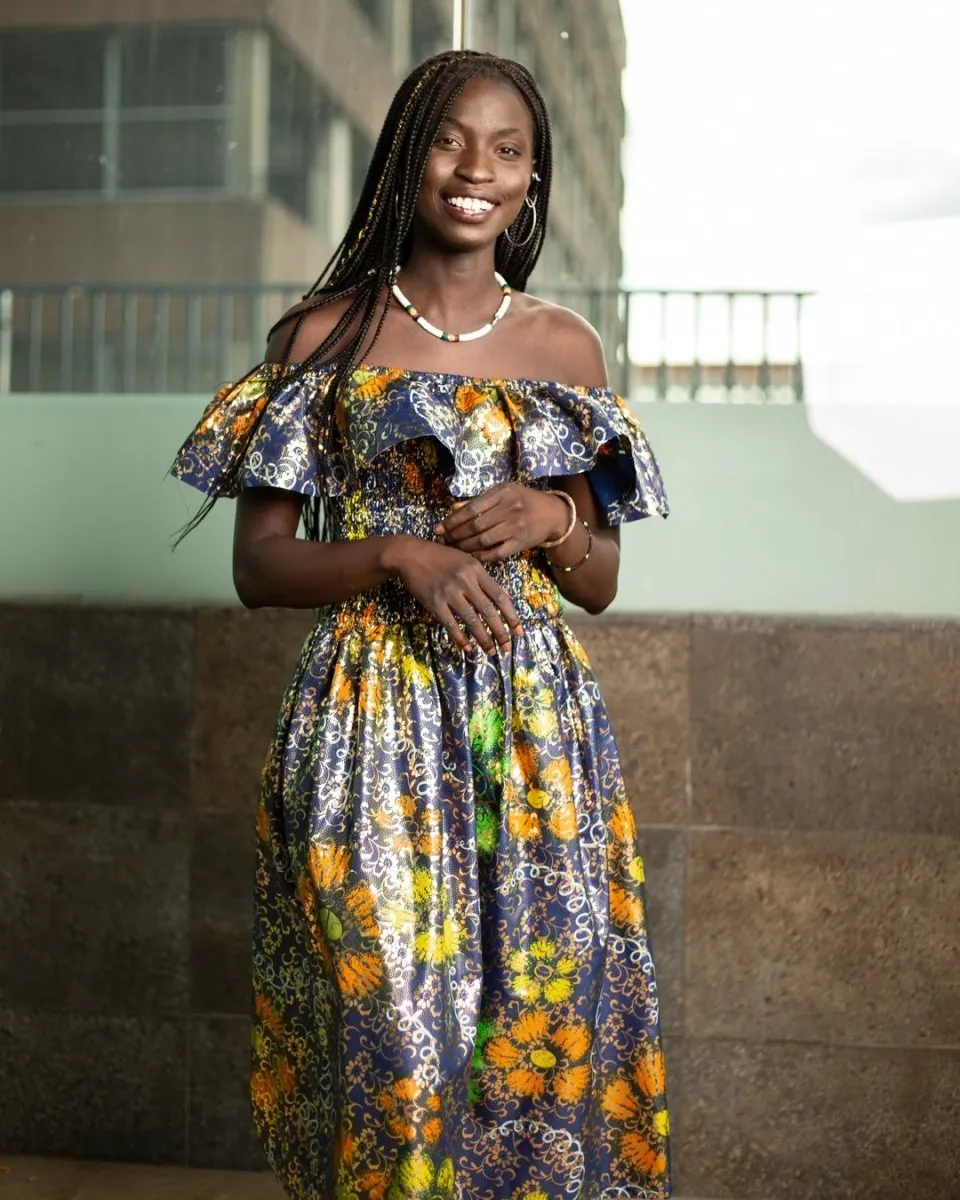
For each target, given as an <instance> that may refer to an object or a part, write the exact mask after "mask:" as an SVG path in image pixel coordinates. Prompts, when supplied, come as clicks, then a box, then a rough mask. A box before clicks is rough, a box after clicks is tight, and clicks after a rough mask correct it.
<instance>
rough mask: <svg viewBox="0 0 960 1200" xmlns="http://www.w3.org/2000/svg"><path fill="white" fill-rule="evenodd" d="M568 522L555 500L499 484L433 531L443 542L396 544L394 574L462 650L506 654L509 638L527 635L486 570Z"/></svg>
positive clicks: (417, 540) (456, 508)
mask: <svg viewBox="0 0 960 1200" xmlns="http://www.w3.org/2000/svg"><path fill="white" fill-rule="evenodd" d="M568 520H569V508H568V505H566V504H565V503H564V502H563V501H562V500H561V499H559V498H558V497H557V496H551V495H550V494H549V493H546V492H541V491H538V490H537V489H536V488H528V487H524V486H523V485H522V484H519V483H503V484H498V485H497V486H496V487H492V488H490V490H489V491H487V492H484V493H483V494H482V495H480V496H474V497H473V498H472V499H471V500H464V501H456V502H455V503H454V505H453V507H452V511H451V512H450V515H449V516H447V517H445V518H444V520H442V521H441V522H440V523H439V524H438V525H437V526H436V527H435V530H434V532H435V533H436V534H437V535H438V538H439V540H438V541H436V542H431V541H428V540H426V539H423V538H400V539H398V542H399V557H398V558H397V559H396V560H395V561H396V572H397V574H398V575H399V577H400V579H401V580H402V582H403V584H404V585H405V587H406V588H407V590H408V591H409V592H410V594H411V595H412V596H414V598H415V599H417V600H419V601H420V603H421V604H422V605H423V606H424V608H426V609H427V610H428V611H429V612H431V613H433V614H434V616H435V617H436V618H437V620H438V621H439V622H440V624H441V625H443V626H444V628H445V629H446V630H447V632H448V633H449V635H450V637H451V638H452V639H453V640H454V642H456V644H457V645H458V646H460V647H461V648H462V649H463V650H468V651H469V650H473V649H474V648H476V647H479V649H481V650H482V651H484V652H485V653H486V654H493V653H495V652H496V650H497V648H498V647H499V649H500V650H504V651H505V650H508V649H509V647H510V637H511V633H512V634H513V635H514V636H519V635H520V634H522V632H523V629H522V626H521V624H520V617H519V615H518V613H517V610H516V608H515V607H514V604H513V601H512V600H511V598H510V595H509V594H508V593H507V591H506V589H505V588H503V587H502V586H501V585H500V584H499V583H497V582H496V580H495V579H493V577H492V576H491V575H490V574H489V572H488V571H487V569H486V564H489V563H494V562H499V561H502V560H503V559H505V558H509V557H510V556H511V555H513V554H519V553H521V552H522V551H524V550H529V549H532V548H533V547H535V546H540V545H542V544H543V543H544V542H547V541H551V540H552V539H554V538H556V537H560V536H561V535H562V534H563V532H564V530H565V528H566V523H567V522H568Z"/></svg>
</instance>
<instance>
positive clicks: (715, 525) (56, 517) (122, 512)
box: [0, 396, 960, 617]
mask: <svg viewBox="0 0 960 1200" xmlns="http://www.w3.org/2000/svg"><path fill="white" fill-rule="evenodd" d="M203 403H204V398H203V397H194V396H186V397H180V396H162V397H141V396H98V397H90V396H7V397H3V398H0V471H2V474H0V498H2V505H0V548H2V559H0V598H3V599H8V600H10V599H32V598H43V599H71V600H90V601H94V600H95V601H116V602H123V603H129V602H135V603H145V604H168V603H193V602H198V601H199V602H217V603H222V602H231V601H233V600H234V596H233V591H232V584H231V580H230V537H231V528H232V504H231V503H230V502H225V503H223V504H222V505H220V506H218V510H217V511H215V512H214V513H213V515H212V516H211V517H210V518H209V520H208V521H207V523H206V524H205V525H204V526H202V527H201V528H200V530H198V531H197V532H196V533H194V534H193V535H192V536H191V537H190V538H188V539H187V541H186V542H184V543H183V544H182V545H181V546H180V548H179V549H178V550H177V551H176V553H171V550H170V544H171V534H172V532H173V531H174V530H176V529H177V528H178V527H179V526H180V525H182V524H183V522H184V521H185V520H186V518H187V517H188V516H189V514H190V513H191V512H192V511H193V509H194V507H195V505H196V494H195V493H193V492H192V491H191V489H189V488H186V487H184V486H182V485H180V484H177V483H176V482H174V481H173V480H171V479H168V478H165V469H166V467H167V465H168V464H169V462H170V460H171V459H172V457H173V455H174V453H175V451H176V449H177V447H178V445H179V443H180V441H181V440H182V438H183V436H184V435H185V434H186V433H187V432H188V431H189V429H190V428H191V427H192V425H193V424H194V422H195V421H196V420H197V418H198V417H199V414H200V411H201V409H202V407H203ZM639 415H640V418H641V421H642V422H643V424H644V425H645V427H646V429H647V432H648V434H649V436H650V439H651V441H652V443H653V445H654V448H655V449H656V451H657V453H658V455H659V458H660V461H661V466H662V468H663V471H664V475H665V477H666V480H667V484H668V490H669V492H670V498H671V502H672V505H673V510H674V511H673V515H672V516H671V517H670V519H669V520H668V521H661V520H659V519H656V520H648V521H642V522H638V523H636V524H633V525H630V526H627V527H626V528H625V529H624V538H623V558H624V565H623V571H622V577H621V587H620V595H619V597H618V599H617V602H616V607H617V608H618V609H620V610H622V611H630V610H634V611H685V612H686V611H694V612H696V611H711V612H745V613H747V612H749V613H756V612H762V613H812V614H816V613H823V614H870V613H875V614H885V615H888V614H896V615H909V616H952V617H958V616H960V501H950V502H943V503H932V502H923V503H911V504H901V503H898V502H896V501H894V500H891V499H890V498H889V497H887V496H886V495H885V494H884V493H883V492H881V491H880V490H879V489H878V488H877V487H875V486H874V485H873V484H872V483H871V482H869V480H867V479H866V478H864V477H863V476H862V475H861V474H860V473H859V472H858V471H857V470H856V469H855V468H854V467H852V466H850V465H849V464H848V463H847V462H846V461H845V460H844V459H842V458H841V457H839V456H838V455H837V454H835V453H834V452H833V451H832V450H830V449H829V448H828V447H827V446H825V445H823V444H822V443H821V442H820V441H818V440H817V439H816V438H815V437H814V436H813V434H811V433H810V431H809V429H808V428H807V424H806V419H805V414H804V412H803V410H802V409H800V408H786V407H784V408H781V407H760V406H757V407H753V406H731V405H717V406H695V405H668V404H658V405H645V406H643V407H642V408H641V409H640V410H639Z"/></svg>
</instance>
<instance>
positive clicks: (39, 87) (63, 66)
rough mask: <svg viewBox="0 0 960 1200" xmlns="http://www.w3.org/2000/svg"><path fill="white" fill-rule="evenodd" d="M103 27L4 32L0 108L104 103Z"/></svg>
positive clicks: (78, 106) (0, 56)
mask: <svg viewBox="0 0 960 1200" xmlns="http://www.w3.org/2000/svg"><path fill="white" fill-rule="evenodd" d="M106 43H107V34H106V33H105V32H104V31H103V30H70V31H69V32H61V31H59V30H57V31H43V32H39V31H34V30H31V31H29V32H23V33H21V32H16V33H4V34H2V35H0V113H4V114H6V113H16V112H42V111H49V110H50V109H91V108H102V107H103V87H104V53H105V47H106Z"/></svg>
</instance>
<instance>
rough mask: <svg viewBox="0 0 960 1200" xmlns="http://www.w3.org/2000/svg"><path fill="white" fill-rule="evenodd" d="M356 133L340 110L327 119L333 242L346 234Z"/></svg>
mask: <svg viewBox="0 0 960 1200" xmlns="http://www.w3.org/2000/svg"><path fill="white" fill-rule="evenodd" d="M352 160H353V137H352V131H351V129H350V122H349V120H348V119H347V118H346V117H344V116H341V115H340V114H339V113H335V114H331V116H330V118H329V120H328V122H327V172H328V173H327V233H328V236H329V237H330V240H331V242H332V244H334V245H336V243H337V242H339V240H340V239H341V238H342V237H343V235H344V232H345V231H346V228H347V222H348V221H349V220H350V213H351V201H352V199H353V188H352V182H351V180H352V177H351V170H352V166H353V161H352Z"/></svg>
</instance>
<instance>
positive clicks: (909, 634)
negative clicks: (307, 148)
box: [0, 606, 960, 1200]
mask: <svg viewBox="0 0 960 1200" xmlns="http://www.w3.org/2000/svg"><path fill="white" fill-rule="evenodd" d="M310 622H311V615H310V614H309V613H278V612H262V613H255V614H251V613H246V612H243V611H239V610H235V609H229V610H226V609H224V610H220V609H216V610H214V609H203V610H187V609H184V610H180V611H177V610H169V609H168V610H163V611H160V610H149V609H128V610H119V609H115V610H111V609H93V608H83V607H73V608H71V607H44V606H32V607H26V606H24V607H17V606H11V607H5V608H0V822H2V825H0V828H2V830H3V833H2V836H0V1063H2V1064H3V1067H2V1071H3V1080H4V1084H3V1087H2V1088H0V1150H2V1151H5V1152H8V1153H31V1154H69V1155H76V1156H79V1157H101V1158H111V1159H128V1160H140V1161H154V1162H186V1163H190V1164H193V1165H198V1166H211V1167H258V1166H261V1165H262V1161H261V1158H260V1154H259V1151H258V1149H257V1148H256V1146H255V1144H254V1139H253V1137H252V1134H251V1131H250V1121H249V1114H248V1107H247V1097H246V1078H245V1077H246V1066H247V1037H248V1022H247V1009H248V977H249V968H248V956H249V949H248V942H249V922H250V888H251V871H252V850H253V836H252V834H253V830H252V813H253V799H254V796H255V793H256V789H257V780H258V775H259V771H260V767H261V764H262V760H263V755H264V752H265V749H266V746H267V742H268V740H269V737H270V734H271V731H272V728H273V724H274V721H275V719H276V714H277V710H278V707H279V702H280V698H281V695H282V692H283V689H284V687H285V685H286V682H287V680H288V678H289V676H290V673H291V670H292V668H293V665H294V663H295V661H296V658H297V655H298V653H299V650H300V647H301V644H302V642H303V639H304V637H305V635H306V633H307V630H308V629H309V625H310ZM575 627H576V629H577V631H578V633H579V634H580V636H581V638H582V640H583V642H584V645H585V646H586V648H587V650H588V652H589V654H590V656H591V658H592V660H593V662H594V665H595V668H596V671H597V674H598V676H599V678H600V681H601V684H602V686H603V690H604V694H605V696H606V698H607V702H608V706H609V708H610V711H611V715H612V718H613V722H614V726H615V729H616V731H617V735H618V740H619V742H620V746H621V751H622V756H623V761H624V769H625V774H626V777H627V782H628V786H629V789H630V793H631V796H632V799H633V803H634V807H635V811H636V816H637V821H638V826H639V830H640V838H641V842H642V847H643V851H644V856H645V859H646V865H647V877H648V881H649V882H648V897H649V905H650V922H651V927H652V933H653V939H654V947H655V953H656V958H657V964H658V979H659V987H660V996H661V1002H662V1011H663V1021H664V1028H665V1031H666V1034H667V1045H668V1054H669V1062H668V1066H669V1071H670V1081H671V1083H670V1086H671V1102H672V1109H673V1114H674V1124H675V1139H674V1151H675V1165H676V1173H677V1183H678V1193H679V1194H680V1195H690V1196H694V1195H696V1196H711V1197H716V1198H718V1200H719V1198H721V1197H741V1198H744V1200H745V1198H747V1197H750V1198H755V1200H761V1198H767V1200H780V1198H781V1197H782V1198H784V1200H786V1198H788V1197H789V1198H790V1200H819V1198H821V1197H822V1198H823V1200H840V1198H846V1197H850V1198H856V1200H873V1198H877V1200H880V1198H881V1197H888V1196H894V1195H896V1196H904V1197H907V1196H909V1197H911V1200H914V1198H916V1200H921V1198H922V1200H957V1197H960V627H958V626H956V625H946V624H932V623H931V624H923V623H908V622H904V623H885V624H877V623H869V622H860V623H857V622H844V623H840V622H814V621H806V622H805V621H798V620H758V619H749V620H748V619H739V618H710V619H708V618H694V619H689V618H683V617H677V618H656V617H641V616H636V617H623V618H609V619H598V620H587V619H580V620H577V621H575Z"/></svg>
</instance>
